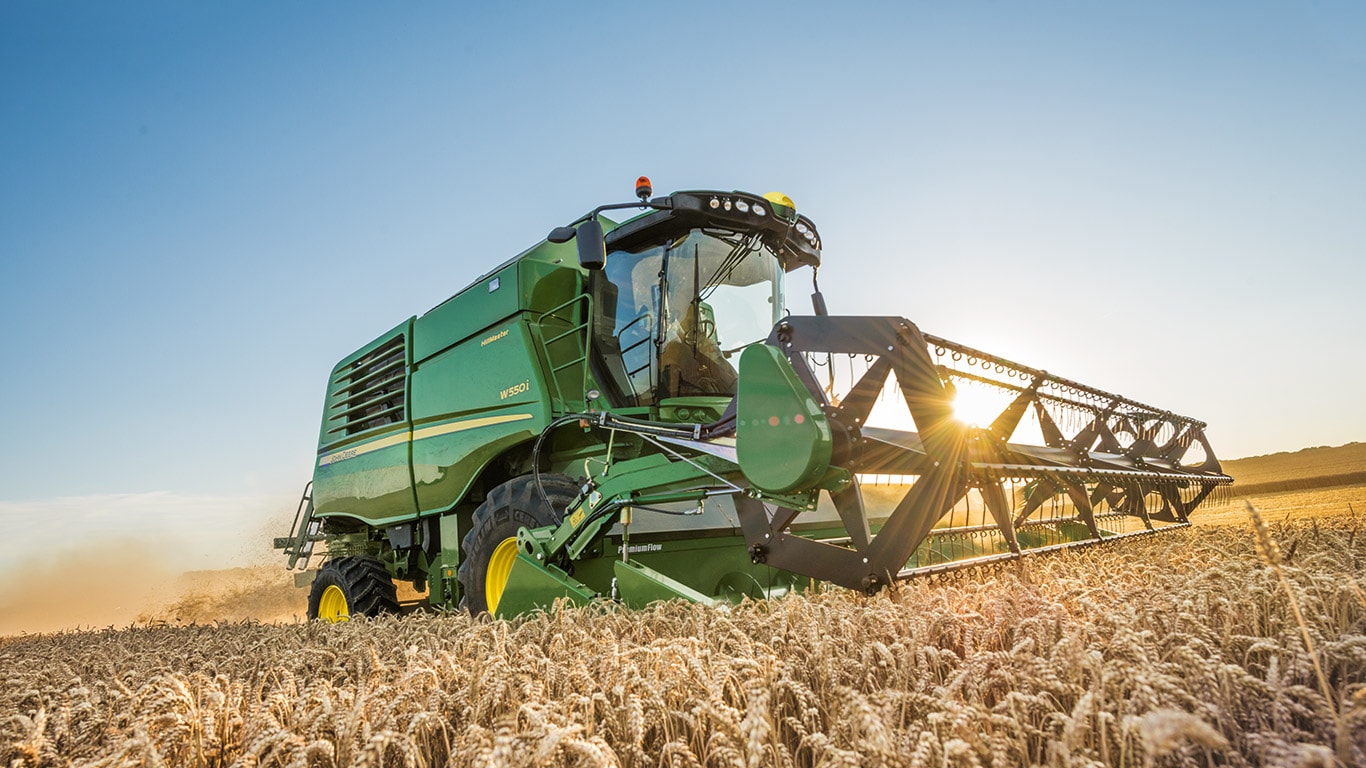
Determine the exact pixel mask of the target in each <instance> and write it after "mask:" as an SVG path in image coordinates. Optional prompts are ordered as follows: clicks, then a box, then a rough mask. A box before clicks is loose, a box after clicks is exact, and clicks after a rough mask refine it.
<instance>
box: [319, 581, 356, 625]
mask: <svg viewBox="0 0 1366 768" xmlns="http://www.w3.org/2000/svg"><path fill="white" fill-rule="evenodd" d="M318 618H319V619H322V620H323V621H326V622H330V623H332V624H336V623H337V622H339V621H349V620H350V619H351V613H350V612H349V610H348V609H347V606H346V593H345V592H342V591H341V587H339V586H337V585H335V584H332V585H330V586H328V587H327V589H324V590H323V596H322V599H320V600H319V601H318Z"/></svg>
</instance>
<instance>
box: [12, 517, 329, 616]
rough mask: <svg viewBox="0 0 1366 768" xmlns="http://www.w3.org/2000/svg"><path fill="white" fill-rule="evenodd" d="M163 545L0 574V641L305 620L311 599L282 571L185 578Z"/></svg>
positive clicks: (80, 550)
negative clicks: (139, 627)
mask: <svg viewBox="0 0 1366 768" xmlns="http://www.w3.org/2000/svg"><path fill="white" fill-rule="evenodd" d="M166 562H167V558H166V557H165V545H164V544H162V543H158V542H152V541H140V540H131V539H130V540H122V541H113V542H105V543H101V544H98V545H96V544H86V545H82V546H79V547H77V548H75V549H68V550H64V551H61V552H60V553H58V552H52V553H47V554H35V555H32V556H30V557H28V558H25V559H23V560H20V561H18V562H15V563H12V564H10V565H8V566H7V567H6V568H5V572H3V573H0V636H5V635H17V634H25V633H39V632H56V631H62V630H74V629H103V628H106V627H126V626H130V625H135V624H152V623H172V624H176V623H182V624H189V623H199V624H204V623H213V622H216V621H242V620H258V621H292V620H294V619H296V618H299V619H302V618H303V615H304V611H305V607H306V606H305V602H306V600H307V592H306V591H305V590H302V589H296V588H295V587H294V579H293V577H292V575H291V574H289V573H288V572H286V571H285V569H284V568H283V567H282V565H283V564H282V563H277V564H275V565H255V566H250V567H239V568H226V569H220V570H206V571H182V570H178V569H175V568H171V567H169V566H167V565H166V564H165V563H166Z"/></svg>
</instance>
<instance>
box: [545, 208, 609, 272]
mask: <svg viewBox="0 0 1366 768" xmlns="http://www.w3.org/2000/svg"><path fill="white" fill-rule="evenodd" d="M562 229H568V227H562ZM551 234H554V232H552V233H551ZM576 237H577V238H578V241H579V266H581V267H583V268H584V269H592V270H598V269H602V268H603V266H604V265H606V264H607V243H606V242H605V241H604V240H603V239H602V224H601V223H600V222H599V221H598V220H597V219H589V220H588V221H585V222H584V223H582V224H580V225H579V229H578V233H577V234H576Z"/></svg>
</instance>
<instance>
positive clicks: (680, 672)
mask: <svg viewBox="0 0 1366 768" xmlns="http://www.w3.org/2000/svg"><path fill="white" fill-rule="evenodd" d="M1265 533H1266V535H1267V536H1269V537H1274V543H1275V544H1278V547H1279V553H1280V554H1279V555H1278V557H1277V559H1275V560H1273V559H1270V558H1269V557H1268V556H1267V555H1266V553H1265V552H1264V553H1263V554H1261V555H1259V554H1258V550H1257V547H1256V544H1255V541H1256V536H1255V535H1254V530H1253V528H1252V527H1251V526H1250V525H1249V524H1247V523H1246V521H1245V522H1244V523H1243V524H1242V525H1237V526H1235V525H1229V526H1218V527H1204V528H1193V529H1187V530H1183V531H1180V532H1176V533H1172V534H1168V535H1165V536H1159V537H1152V538H1146V539H1143V540H1139V541H1136V542H1132V543H1130V544H1128V545H1127V546H1124V547H1120V546H1103V547H1092V548H1088V549H1084V550H1079V551H1076V552H1071V553H1062V554H1058V555H1055V556H1046V557H1037V558H1033V559H1031V560H1030V561H1028V563H1027V564H1026V565H1022V566H1010V567H1006V568H1001V569H999V570H992V571H981V570H979V571H974V572H969V573H964V574H961V575H958V576H955V577H952V578H946V579H943V580H939V581H918V582H914V583H912V584H909V585H904V586H902V587H901V588H899V589H896V590H894V591H890V592H886V593H883V594H881V595H878V596H874V597H862V596H857V595H854V594H851V593H848V592H844V591H840V590H829V591H824V592H820V593H816V594H810V595H807V596H793V597H789V598H785V599H782V600H776V601H769V602H755V603H746V604H743V605H740V606H737V607H735V608H734V609H732V610H729V611H717V610H714V609H709V608H704V607H700V606H695V605H684V604H677V603H674V604H660V605H656V606H655V607H653V608H651V609H648V610H643V611H634V612H632V611H625V610H618V609H615V608H612V607H603V606H598V607H593V608H589V609H577V608H563V609H559V610H554V611H550V612H546V613H543V614H539V615H535V616H531V617H529V618H525V619H521V620H517V621H510V622H504V621H492V620H488V619H486V618H485V619H472V618H469V617H465V616H443V615H433V614H413V615H408V616H403V617H391V618H384V619H379V620H357V621H353V622H351V623H349V624H342V625H322V624H305V623H295V624H276V625H271V624H260V623H251V622H246V623H233V624H217V625H191V626H169V625H149V626H141V627H134V628H129V629H123V630H112V629H111V630H105V631H97V632H66V633H59V634H49V635H35V636H21V637H12V638H7V639H4V640H0V684H2V687H0V765H3V766H8V767H9V768H18V767H19V766H25V767H26V766H65V765H81V766H344V765H373V766H381V765H382V766H446V765H451V766H464V765H476V766H504V765H507V766H560V765H565V766H576V765H582V766H599V765H621V766H651V767H653V766H695V765H706V766H760V765H779V766H787V765H796V766H816V765H821V766H825V765H848V766H872V765H887V766H901V765H905V766H974V765H980V766H1016V765H1050V766H1102V765H1104V766H1159V765H1234V766H1241V765H1304V766H1311V765H1322V766H1329V765H1366V596H1364V595H1363V594H1362V591H1361V586H1360V585H1361V584H1362V583H1364V582H1366V580H1364V579H1363V570H1366V569H1364V568H1363V563H1366V515H1361V516H1357V515H1347V514H1339V515H1335V516H1326V517H1325V516H1321V517H1314V518H1307V519H1304V520H1291V521H1288V522H1284V521H1276V520H1274V518H1273V522H1272V524H1271V526H1270V528H1269V530H1267V531H1266V532H1265ZM1292 595H1293V597H1294V603H1293V605H1292V603H1291V600H1290V599H1289V598H1290V596H1292ZM1296 611H1298V612H1299V614H1300V616H1301V618H1300V620H1298V621H1297V619H1296ZM1306 642H1308V643H1309V644H1311V645H1312V648H1313V650H1312V653H1311V652H1310V651H1308V650H1307V649H1306V648H1307V646H1306ZM1316 669H1317V671H1316ZM1320 675H1321V677H1320Z"/></svg>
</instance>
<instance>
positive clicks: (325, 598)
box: [308, 557, 398, 623]
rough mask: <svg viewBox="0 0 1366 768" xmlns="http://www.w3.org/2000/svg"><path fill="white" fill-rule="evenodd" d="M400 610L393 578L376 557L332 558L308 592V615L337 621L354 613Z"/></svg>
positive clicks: (376, 613) (364, 614) (371, 613)
mask: <svg viewBox="0 0 1366 768" xmlns="http://www.w3.org/2000/svg"><path fill="white" fill-rule="evenodd" d="M397 612H398V594H397V588H396V587H395V586H394V580H393V578H391V577H390V576H389V570H388V569H387V568H385V567H384V563H381V562H380V561H379V560H376V559H375V558H373V557H339V558H337V559H335V560H329V561H327V562H326V563H324V564H323V567H322V568H320V569H318V575H317V576H315V577H313V588H312V589H310V590H309V593H308V618H309V619H320V620H322V621H326V622H330V623H336V622H339V621H348V620H350V618H351V617H352V616H378V615H380V614H381V613H397Z"/></svg>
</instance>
